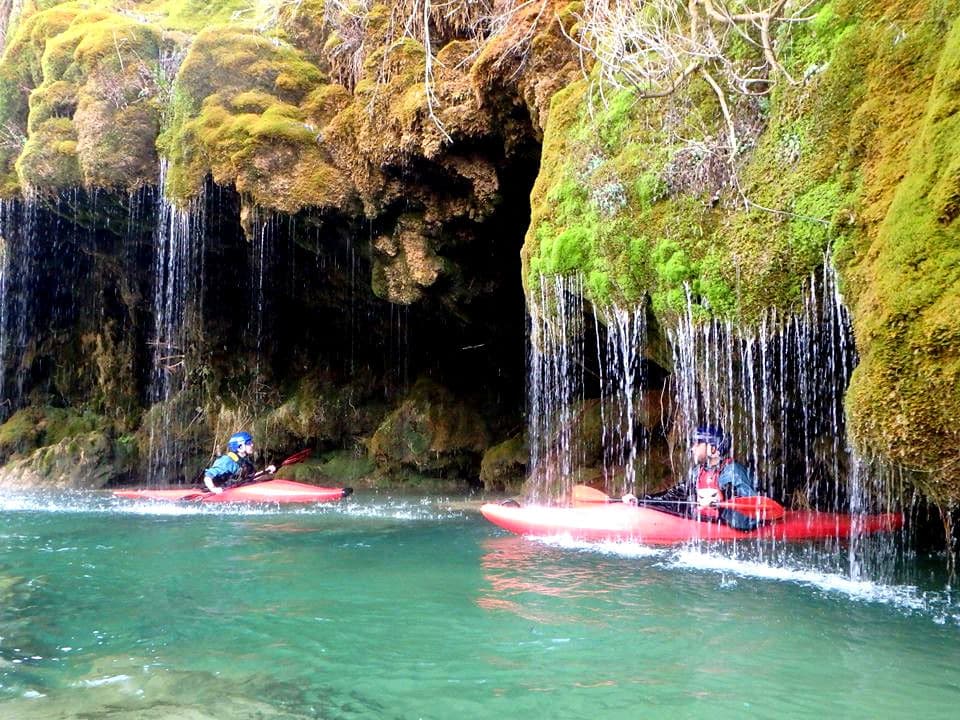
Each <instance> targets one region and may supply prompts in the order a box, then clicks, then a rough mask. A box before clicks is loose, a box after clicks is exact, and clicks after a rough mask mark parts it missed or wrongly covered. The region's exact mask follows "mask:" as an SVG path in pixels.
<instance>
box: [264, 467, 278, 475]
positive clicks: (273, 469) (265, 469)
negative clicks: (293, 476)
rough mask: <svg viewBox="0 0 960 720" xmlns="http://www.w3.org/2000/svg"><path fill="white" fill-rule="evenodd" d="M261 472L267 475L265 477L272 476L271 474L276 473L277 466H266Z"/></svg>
mask: <svg viewBox="0 0 960 720" xmlns="http://www.w3.org/2000/svg"><path fill="white" fill-rule="evenodd" d="M263 471H264V472H265V473H267V475H273V474H274V473H275V472H276V471H277V466H276V465H267V466H266V467H265V468H264V469H263Z"/></svg>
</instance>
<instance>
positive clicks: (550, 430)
mask: <svg viewBox="0 0 960 720" xmlns="http://www.w3.org/2000/svg"><path fill="white" fill-rule="evenodd" d="M528 310H529V321H530V333H529V334H530V352H529V356H528V377H529V387H528V400H529V405H528V413H527V432H528V437H529V444H530V468H531V482H530V483H529V494H530V496H531V499H533V500H535V501H541V502H543V501H547V500H549V499H553V498H557V497H564V496H566V495H568V493H569V491H570V488H571V487H572V485H573V483H574V476H575V471H576V470H579V469H580V468H581V467H582V464H583V463H582V454H581V452H580V448H579V446H578V444H577V443H575V442H574V440H575V437H574V433H575V430H576V427H575V425H576V423H577V422H578V420H577V418H576V417H575V416H576V414H577V410H578V409H579V407H581V406H582V401H583V386H584V383H583V356H584V307H583V278H582V277H581V276H579V275H570V276H541V277H540V279H539V287H537V288H535V289H532V291H531V293H530V300H529V308H528Z"/></svg>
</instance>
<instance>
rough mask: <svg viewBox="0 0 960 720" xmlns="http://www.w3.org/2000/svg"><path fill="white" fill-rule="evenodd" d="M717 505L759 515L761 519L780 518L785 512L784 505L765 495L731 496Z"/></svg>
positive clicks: (755, 515) (754, 515)
mask: <svg viewBox="0 0 960 720" xmlns="http://www.w3.org/2000/svg"><path fill="white" fill-rule="evenodd" d="M717 507H722V508H729V509H731V510H736V511H737V512H738V513H743V514H744V515H750V516H751V517H757V518H760V519H761V520H779V519H780V518H782V517H783V515H784V512H785V510H784V509H783V505H781V504H780V503H778V502H777V501H776V500H774V499H773V498H769V497H766V496H764V495H749V496H746V497H735V498H731V499H730V500H724V501H723V502H720V503H717Z"/></svg>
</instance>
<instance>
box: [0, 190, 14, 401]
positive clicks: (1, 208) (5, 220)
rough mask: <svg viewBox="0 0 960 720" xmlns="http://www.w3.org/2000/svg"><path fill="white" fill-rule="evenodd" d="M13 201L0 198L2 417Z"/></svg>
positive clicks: (5, 373) (5, 399) (0, 370)
mask: <svg viewBox="0 0 960 720" xmlns="http://www.w3.org/2000/svg"><path fill="white" fill-rule="evenodd" d="M12 204H13V203H12V202H11V201H9V200H0V419H4V418H6V417H7V414H8V409H9V407H10V405H9V402H8V400H7V387H6V375H7V372H6V370H7V315H8V313H7V304H8V302H9V300H8V297H7V278H8V277H9V275H10V262H9V253H8V243H7V233H9V232H10V230H11V228H10V215H11V206H12Z"/></svg>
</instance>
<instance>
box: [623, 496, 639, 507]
mask: <svg viewBox="0 0 960 720" xmlns="http://www.w3.org/2000/svg"><path fill="white" fill-rule="evenodd" d="M620 502H622V503H623V504H624V505H636V504H637V503H638V500H637V496H636V495H634V494H633V493H627V494H626V495H624V496H623V497H621V498H620Z"/></svg>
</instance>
